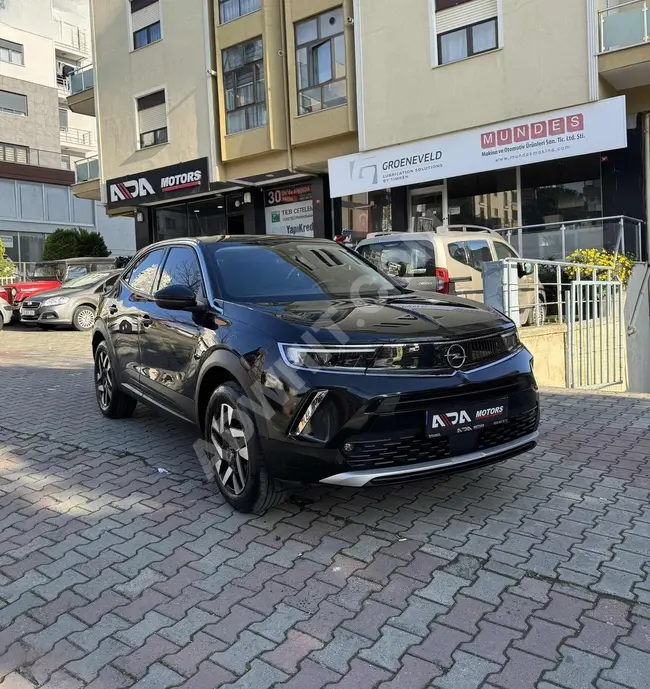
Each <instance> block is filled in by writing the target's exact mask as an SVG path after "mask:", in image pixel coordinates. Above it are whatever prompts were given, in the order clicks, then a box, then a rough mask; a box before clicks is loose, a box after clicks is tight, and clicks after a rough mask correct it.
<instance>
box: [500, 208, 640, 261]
mask: <svg viewBox="0 0 650 689" xmlns="http://www.w3.org/2000/svg"><path fill="white" fill-rule="evenodd" d="M643 226H644V222H643V221H642V220H639V219H638V218H630V217H627V216H625V215H616V216H611V217H606V218H586V219H584V220H574V221H571V222H556V223H547V224H544V225H525V226H523V227H514V228H510V229H505V230H497V232H498V233H499V234H500V235H501V236H502V237H503V238H504V239H505V240H506V241H507V242H509V243H510V244H512V246H514V247H515V249H517V251H518V252H519V255H520V256H522V257H523V258H526V259H529V258H530V259H538V260H544V261H555V260H559V261H563V260H564V259H565V258H566V257H567V256H569V255H570V254H572V253H573V252H574V251H576V250H577V249H608V250H610V251H613V252H614V253H621V254H625V255H627V256H630V257H633V258H634V259H635V260H637V261H643V260H645V251H644V250H643Z"/></svg>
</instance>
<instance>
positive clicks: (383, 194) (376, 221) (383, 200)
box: [368, 189, 393, 232]
mask: <svg viewBox="0 0 650 689" xmlns="http://www.w3.org/2000/svg"><path fill="white" fill-rule="evenodd" d="M368 202H369V203H370V230H369V231H370V232H390V231H391V230H392V229H393V216H392V209H391V194H390V189H383V190H382V191H373V192H370V194H368Z"/></svg>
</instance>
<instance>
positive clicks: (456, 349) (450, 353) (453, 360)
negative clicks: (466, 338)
mask: <svg viewBox="0 0 650 689" xmlns="http://www.w3.org/2000/svg"><path fill="white" fill-rule="evenodd" d="M446 358H447V363H448V364H449V365H450V366H451V367H452V368H453V369H455V370H456V371H457V370H458V369H460V368H463V366H464V365H465V362H466V361H467V352H466V351H465V350H464V349H463V348H462V347H461V346H460V345H457V344H455V345H452V346H451V347H450V348H449V349H448V350H447V357H446Z"/></svg>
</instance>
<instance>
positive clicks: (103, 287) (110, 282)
mask: <svg viewBox="0 0 650 689" xmlns="http://www.w3.org/2000/svg"><path fill="white" fill-rule="evenodd" d="M119 277H120V276H119V275H113V277H110V278H108V280H106V282H104V283H102V284H101V285H100V286H99V287H98V288H97V289H96V290H95V292H97V293H98V294H102V292H106V291H107V290H109V289H110V288H111V287H113V286H114V285H115V283H116V282H117V281H118V278H119Z"/></svg>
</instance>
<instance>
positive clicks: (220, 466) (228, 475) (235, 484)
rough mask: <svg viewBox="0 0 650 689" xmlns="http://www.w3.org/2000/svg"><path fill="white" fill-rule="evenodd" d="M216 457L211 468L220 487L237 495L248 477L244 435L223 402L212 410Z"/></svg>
mask: <svg viewBox="0 0 650 689" xmlns="http://www.w3.org/2000/svg"><path fill="white" fill-rule="evenodd" d="M210 437H211V439H212V444H213V445H214V448H215V450H216V451H217V455H216V458H215V462H214V468H215V471H216V473H217V476H218V478H219V481H220V483H221V485H222V486H223V487H224V488H225V489H226V490H227V491H228V492H229V493H232V494H233V495H241V494H242V493H243V492H244V489H245V488H246V485H247V483H248V476H249V465H248V444H247V442H246V433H245V432H244V427H243V426H242V423H241V421H240V420H239V418H238V416H237V414H236V412H235V410H234V409H233V407H232V406H230V405H229V404H227V403H223V404H221V405H220V406H219V408H218V410H217V411H215V414H214V417H213V419H212V429H211V433H210Z"/></svg>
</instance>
